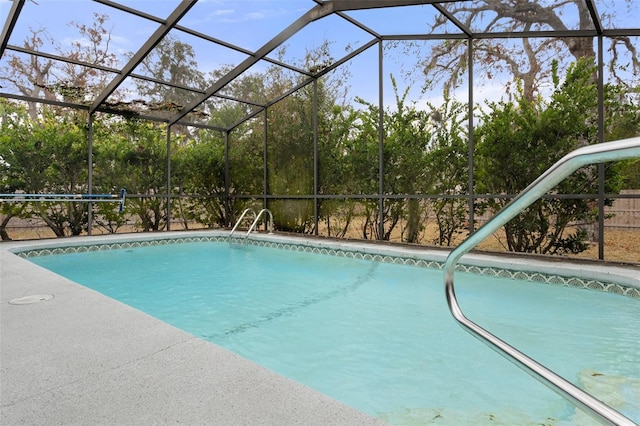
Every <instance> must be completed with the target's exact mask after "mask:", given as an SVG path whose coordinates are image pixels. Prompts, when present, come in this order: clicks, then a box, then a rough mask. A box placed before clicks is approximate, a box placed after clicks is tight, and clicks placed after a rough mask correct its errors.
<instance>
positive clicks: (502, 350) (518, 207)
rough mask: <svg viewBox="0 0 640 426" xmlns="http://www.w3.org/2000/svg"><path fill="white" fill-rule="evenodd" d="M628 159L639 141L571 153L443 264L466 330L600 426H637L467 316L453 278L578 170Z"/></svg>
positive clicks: (636, 153)
mask: <svg viewBox="0 0 640 426" xmlns="http://www.w3.org/2000/svg"><path fill="white" fill-rule="evenodd" d="M630 158H640V137H635V138H630V139H624V140H619V141H615V142H606V143H601V144H597V145H590V146H585V147H583V148H579V149H577V150H575V151H573V152H571V153H569V154H567V155H566V156H564V157H563V158H561V159H560V160H559V161H558V162H557V163H555V164H554V165H553V166H551V168H549V169H548V170H547V171H546V172H545V173H543V174H542V175H541V176H540V177H539V178H538V179H536V180H535V181H534V182H533V183H532V184H531V185H529V186H528V187H527V188H525V189H524V190H523V191H522V192H521V193H520V194H519V195H518V196H517V197H516V198H514V199H513V200H512V201H511V202H510V203H509V204H507V205H506V206H505V207H504V208H503V209H502V210H500V212H498V214H496V216H494V217H493V218H492V219H491V220H490V221H489V222H487V223H486V224H485V225H484V226H482V227H481V228H479V229H478V230H477V231H476V232H475V233H474V234H472V235H470V236H469V237H468V238H467V239H466V240H465V241H463V242H462V244H460V245H459V246H458V247H457V248H456V249H455V250H453V251H452V252H451V253H450V254H449V256H448V257H447V261H446V262H445V265H444V283H445V292H446V296H447V303H448V304H449V309H450V310H451V313H452V314H453V316H454V318H455V319H456V321H458V323H459V324H460V325H461V326H462V328H464V329H465V330H466V331H468V332H469V333H471V334H472V335H473V336H474V337H476V338H478V339H480V340H481V341H482V342H484V343H486V344H487V345H488V346H489V347H491V348H492V349H494V350H495V351H496V352H498V353H499V354H501V355H502V356H504V357H505V358H507V359H508V360H509V361H511V362H513V363H514V364H515V365H517V366H518V367H520V368H521V369H522V370H524V371H525V372H527V373H528V374H530V375H531V376H533V377H534V378H536V379H537V380H539V381H540V382H542V383H543V384H545V385H546V386H547V387H549V388H551V389H552V390H554V391H555V392H557V393H558V394H560V395H561V396H562V397H564V398H565V399H567V400H568V401H569V402H571V403H572V404H573V405H575V406H577V407H579V408H581V409H582V410H584V411H585V412H586V413H587V414H589V415H590V416H591V417H593V418H594V419H595V420H597V421H598V422H600V423H603V424H609V425H618V426H627V425H628V426H633V425H635V423H634V422H633V421H631V420H630V419H629V418H627V417H626V416H624V415H622V414H621V413H619V412H618V411H616V410H614V409H612V408H611V407H609V406H608V405H606V404H604V403H603V402H602V401H600V400H599V399H597V398H595V397H594V396H592V395H591V394H589V393H587V392H585V391H583V390H582V389H580V388H579V387H577V386H575V385H574V384H573V383H570V382H569V381H567V380H565V379H564V378H562V377H560V376H559V375H557V374H556V373H554V372H553V371H551V370H549V369H548V368H546V367H544V366H543V365H542V364H540V363H538V362H537V361H535V360H533V359H532V358H530V357H528V356H527V355H525V354H524V353H522V352H520V351H518V350H517V349H515V348H514V347H513V346H510V345H509V344H508V343H506V342H505V341H503V340H501V339H500V338H498V337H496V336H494V335H493V334H491V333H490V332H489V331H487V330H486V329H484V328H482V327H480V326H479V325H477V324H476V323H474V322H473V321H471V320H469V319H468V318H467V317H465V315H464V314H463V313H462V309H461V308H460V305H459V304H458V301H457V300H456V294H455V289H454V285H453V275H454V272H455V267H456V263H457V262H458V260H460V258H461V257H462V256H463V255H464V254H466V253H467V252H469V251H470V250H471V249H473V248H474V247H475V246H477V245H478V244H479V243H480V242H482V241H484V240H485V239H486V238H488V237H489V236H491V235H493V233H494V232H496V231H498V230H499V229H500V228H501V227H502V226H503V225H504V224H506V223H507V222H509V221H510V220H511V219H513V218H514V217H515V216H516V215H518V214H519V213H520V212H522V211H523V210H524V209H526V208H527V207H528V206H530V205H531V204H533V203H534V202H535V201H537V200H538V199H539V198H541V197H542V196H544V195H545V194H546V193H547V192H548V191H550V190H551V189H553V188H554V187H555V186H556V185H557V184H558V183H560V182H561V181H562V180H564V179H565V178H566V177H568V176H569V175H570V174H572V173H573V172H575V171H576V170H578V169H579V168H580V167H583V166H586V165H590V164H595V163H603V162H607V161H616V160H624V159H630Z"/></svg>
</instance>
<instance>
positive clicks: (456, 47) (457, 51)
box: [421, 0, 640, 99]
mask: <svg viewBox="0 0 640 426" xmlns="http://www.w3.org/2000/svg"><path fill="white" fill-rule="evenodd" d="M444 7H445V8H446V9H447V10H448V11H449V12H450V13H452V14H453V15H454V16H456V17H457V18H458V19H459V20H460V21H461V23H462V24H463V25H465V26H467V27H468V28H472V29H473V30H474V31H475V32H488V33H505V34H506V33H510V32H515V33H518V32H527V31H536V30H553V31H557V32H566V31H567V30H569V29H578V30H589V29H592V28H593V23H592V20H591V17H590V13H589V9H588V8H587V5H586V3H585V2H584V1H582V0H569V1H564V2H539V1H529V0H512V1H509V2H504V1H500V0H474V1H470V2H453V3H448V4H446V5H445V6H444ZM566 16H575V17H577V23H576V25H575V28H569V27H568V25H567V24H566V23H565V17H566ZM614 19H615V16H605V23H606V22H607V21H609V20H611V21H612V20H614ZM446 23H447V20H446V18H445V17H444V16H443V15H442V16H440V17H439V18H438V19H436V21H435V22H434V23H433V25H432V30H433V31H436V30H437V29H438V28H441V27H442V28H443V27H444V26H445V24H446ZM610 42H611V44H610V47H609V49H610V50H611V51H612V52H613V55H612V58H613V59H612V62H611V63H610V64H609V66H610V69H611V70H612V72H613V73H614V75H617V74H616V70H617V69H618V65H619V64H618V63H617V62H618V56H619V52H620V49H626V50H627V51H629V52H630V53H631V57H632V67H633V70H634V72H635V73H636V74H637V73H638V72H639V71H640V62H639V61H638V55H637V52H636V50H635V47H634V43H633V42H632V40H630V39H629V38H628V37H616V38H611V39H610ZM466 49H467V42H466V41H456V40H446V41H443V42H442V43H440V44H438V45H436V46H435V47H434V48H432V49H431V51H429V52H424V53H421V54H422V55H423V56H424V57H425V58H427V59H425V60H424V62H423V65H422V66H423V70H424V71H425V73H426V75H428V76H429V78H428V81H429V82H436V81H444V84H445V90H446V91H447V92H450V91H451V90H452V89H453V88H455V87H456V86H457V85H458V84H459V83H460V80H461V78H463V76H464V72H465V70H466V69H467V68H468V65H469V64H468V63H467V54H466ZM473 50H474V65H475V69H476V70H477V71H478V72H480V73H482V74H483V75H484V77H485V78H486V79H488V80H492V79H494V78H496V77H497V76H498V75H500V74H502V75H504V74H507V75H510V76H512V78H509V77H505V78H504V79H505V80H506V81H512V82H515V81H520V82H521V84H522V93H523V94H524V96H526V97H527V98H528V99H533V98H534V97H535V95H536V93H538V92H539V89H540V87H541V85H542V84H543V83H545V82H549V80H550V78H551V75H550V73H549V71H548V69H549V68H548V65H549V64H550V63H551V61H554V60H555V61H560V62H563V63H568V62H571V60H573V61H575V60H578V59H580V58H591V59H592V60H593V59H594V58H595V52H594V39H593V37H558V38H527V37H524V38H521V39H511V38H502V39H478V40H474V44H473ZM621 81H622V80H621ZM509 85H510V84H509V83H507V88H509Z"/></svg>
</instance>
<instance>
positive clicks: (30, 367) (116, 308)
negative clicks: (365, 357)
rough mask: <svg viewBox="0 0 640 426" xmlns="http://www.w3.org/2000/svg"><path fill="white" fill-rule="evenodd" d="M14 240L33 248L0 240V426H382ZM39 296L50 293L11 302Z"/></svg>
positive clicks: (372, 419)
mask: <svg viewBox="0 0 640 426" xmlns="http://www.w3.org/2000/svg"><path fill="white" fill-rule="evenodd" d="M21 245H33V246H35V245H37V243H34V242H31V243H30V244H25V242H22V243H18V242H16V243H12V242H9V243H2V245H0V327H1V328H0V401H1V407H0V410H1V411H0V424H2V425H7V426H9V425H18V424H28V425H45V424H46V425H54V424H64V425H72V424H109V425H141V424H169V423H172V424H176V423H181V424H218V425H285V424H287V425H293V424H299V425H330V424H333V425H342V424H345V425H375V424H383V423H382V422H381V421H379V420H377V419H374V418H372V417H369V416H368V415H366V414H363V413H361V412H359V411H357V410H355V409H353V408H351V407H348V406H346V405H343V404H341V403H339V402H337V401H335V400H333V399H331V398H329V397H328V396H325V395H323V394H321V393H319V392H316V391H314V390H312V389H310V388H308V387H306V386H304V385H302V384H299V383H296V382H293V381H291V380H289V379H287V378H284V377H282V376H279V375H277V374H275V373H273V372H271V371H268V370H266V369H264V368H262V367H260V366H258V365H256V364H254V363H252V362H250V361H248V360H246V359H244V358H241V357H239V356H236V355H234V354H232V353H231V352H229V351H227V350H225V349H223V348H221V347H219V346H216V345H214V344H212V343H208V342H205V341H203V340H201V339H199V338H196V337H194V336H192V335H190V334H188V333H185V332H183V331H181V330H178V329H176V328H174V327H172V326H170V325H168V324H166V323H164V322H162V321H160V320H157V319H155V318H153V317H150V316H149V315H146V314H144V313H142V312H140V311H138V310H135V309H133V308H131V307H129V306H127V305H124V304H122V303H120V302H117V301H115V300H113V299H110V298H108V297H106V296H103V295H102V294H100V293H97V292H95V291H93V290H90V289H88V288H85V287H83V286H80V285H78V284H76V283H74V282H72V281H70V280H68V279H65V278H63V277H61V276H59V275H56V274H54V273H52V272H49V271H47V270H45V269H43V268H40V267H38V266H36V265H34V264H33V263H31V262H29V261H28V260H26V259H23V258H20V257H18V256H16V255H14V254H12V253H10V252H9V251H8V249H9V248H12V247H19V246H21ZM114 273H117V271H116V270H114ZM38 295H53V298H51V299H49V300H44V301H40V302H36V303H28V304H10V303H9V302H10V301H15V299H19V298H25V297H28V296H38ZM36 300H37V299H36ZM23 301H28V300H24V299H23Z"/></svg>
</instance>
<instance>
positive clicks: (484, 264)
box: [9, 231, 640, 299]
mask: <svg viewBox="0 0 640 426" xmlns="http://www.w3.org/2000/svg"><path fill="white" fill-rule="evenodd" d="M88 238H89V239H93V238H94V237H88ZM95 238H100V239H101V240H102V241H100V242H97V241H96V242H90V241H87V237H78V238H70V239H64V240H54V241H47V242H33V241H31V242H23V243H24V244H16V246H15V247H10V248H9V251H10V252H12V253H14V254H16V255H17V256H20V257H22V258H29V257H37V256H47V255H52V254H64V253H81V252H89V251H101V250H113V249H120V248H134V247H150V246H159V245H167V244H179V243H187V242H208V241H211V242H227V241H228V240H229V238H228V232H224V231H217V232H216V231H206V232H202V231H199V232H198V231H191V232H189V231H186V232H178V233H176V234H173V235H167V234H166V233H165V234H163V235H162V236H160V235H158V234H151V235H149V234H145V235H139V234H127V235H118V236H101V237H95ZM246 243H248V244H250V245H255V246H263V247H271V248H278V249H284V250H292V251H303V252H308V253H315V254H324V255H329V256H340V257H349V258H354V259H364V260H373V261H378V262H383V263H394V264H402V265H411V266H417V267H426V268H433V269H442V268H443V266H444V262H445V260H446V257H447V254H448V252H447V251H441V250H439V251H437V250H411V249H410V248H404V247H393V246H386V245H385V246H375V245H373V244H370V243H369V244H366V243H358V242H353V241H335V240H315V239H314V240H308V239H307V240H304V239H302V238H300V237H290V236H281V235H265V234H256V235H254V236H252V238H251V239H249V240H246ZM499 260H500V258H499V256H489V255H473V254H469V255H467V256H466V257H465V258H464V259H463V262H461V263H460V264H458V265H457V267H456V270H457V271H461V272H469V273H474V274H478V275H485V276H495V277H503V278H513V279H519V280H525V281H533V282H539V283H544V284H552V285H563V286H570V287H577V288H585V289H591V290H598V291H603V292H607V293H615V294H620V295H623V296H628V297H632V298H636V299H640V282H639V280H637V279H635V280H634V279H630V280H625V281H628V282H624V283H622V284H621V283H619V282H614V281H613V280H614V279H615V280H616V281H620V280H619V277H617V276H615V274H611V273H608V272H606V271H602V270H600V271H589V273H590V274H592V275H591V276H590V277H589V278H584V277H577V276H571V274H572V272H573V273H575V272H576V269H575V267H573V268H571V267H570V265H569V263H568V262H560V263H557V264H556V263H553V264H549V263H548V262H542V261H539V260H527V261H526V265H524V264H519V265H518V264H515V263H514V261H513V260H512V259H505V260H503V261H499ZM496 264H497V265H496ZM489 265H491V266H489ZM525 266H526V267H528V269H532V270H533V271H527V270H526V269H527V268H525ZM534 271H535V272H534ZM540 271H543V272H540ZM573 275H575V274H573ZM593 275H596V277H595V278H592V276H593Z"/></svg>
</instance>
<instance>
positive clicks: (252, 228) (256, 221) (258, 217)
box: [245, 209, 273, 238]
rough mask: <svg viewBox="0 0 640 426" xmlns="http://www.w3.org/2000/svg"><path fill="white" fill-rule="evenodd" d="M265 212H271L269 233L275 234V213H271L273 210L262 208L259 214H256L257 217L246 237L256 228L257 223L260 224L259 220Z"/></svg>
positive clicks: (268, 226) (268, 225)
mask: <svg viewBox="0 0 640 426" xmlns="http://www.w3.org/2000/svg"><path fill="white" fill-rule="evenodd" d="M265 212H266V213H268V214H269V221H268V222H267V229H269V234H273V215H272V214H271V210H269V209H262V210H260V213H258V216H256V219H255V220H254V221H253V223H252V224H251V227H250V228H249V230H248V231H247V235H245V238H247V237H248V236H249V234H251V232H252V231H253V230H254V229H255V227H256V225H257V224H258V221H259V220H260V218H261V217H262V215H263V214H264V213H265Z"/></svg>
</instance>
